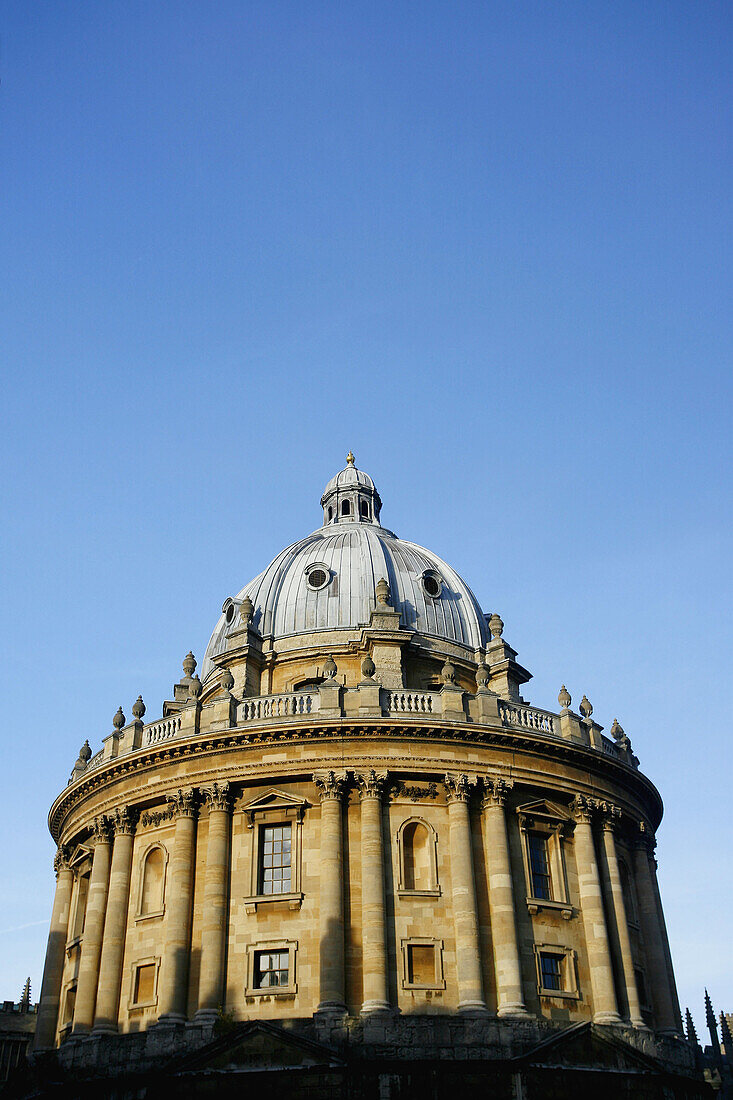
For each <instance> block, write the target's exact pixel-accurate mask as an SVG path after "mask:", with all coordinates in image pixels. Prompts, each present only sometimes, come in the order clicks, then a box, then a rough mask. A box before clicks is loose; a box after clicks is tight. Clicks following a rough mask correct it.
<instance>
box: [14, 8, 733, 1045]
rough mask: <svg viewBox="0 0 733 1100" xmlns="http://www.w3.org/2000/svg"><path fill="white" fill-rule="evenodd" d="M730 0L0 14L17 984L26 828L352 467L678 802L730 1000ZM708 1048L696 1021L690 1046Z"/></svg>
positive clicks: (547, 689) (37, 953) (698, 894)
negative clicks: (116, 719) (122, 714)
mask: <svg viewBox="0 0 733 1100" xmlns="http://www.w3.org/2000/svg"><path fill="white" fill-rule="evenodd" d="M732 30H733V11H732V9H731V7H730V4H728V3H723V2H717V0H706V2H705V3H699V4H689V3H681V2H677V0H649V2H647V3H638V2H637V0H617V2H615V3H608V2H607V0H604V2H594V0H579V2H577V3H573V2H563V0H561V2H560V3H549V2H536V3H533V2H524V0H519V2H515V0H511V2H509V0H507V2H502V0H492V2H490V3H479V2H475V3H465V2H460V0H451V2H450V3H448V2H445V3H431V2H429V0H423V2H422V3H420V4H418V3H404V2H400V0H397V2H394V0H391V2H389V3H386V2H381V0H369V3H363V4H360V3H351V2H348V0H347V2H346V3H343V4H333V3H320V2H317V0H308V3H305V2H302V3H295V2H292V3H284V2H278V0H274V2H270V3H261V4H250V3H243V2H236V3H235V2H227V0H220V2H218V3H216V4H204V5H202V4H200V3H188V2H185V0H179V2H177V3H175V4H170V3H167V2H160V0H144V2H143V0H140V2H127V0H119V2H117V3H106V4H89V3H75V2H71V0H69V2H56V3H45V4H28V3H17V2H16V3H12V2H11V3H6V4H5V5H4V8H3V18H2V56H1V65H2V74H1V82H0V123H1V132H0V202H1V204H2V212H1V220H0V224H1V229H0V282H1V287H0V361H1V362H2V367H3V371H2V377H3V380H2V390H1V391H0V392H1V395H2V405H1V408H2V432H0V448H1V451H2V454H1V458H2V468H3V474H4V476H3V478H2V482H1V483H0V497H1V500H2V533H3V537H2V546H1V548H0V554H1V559H0V570H1V572H0V576H1V577H2V630H1V644H2V666H1V667H2V670H3V673H4V676H5V684H6V689H5V693H4V697H5V704H4V705H3V707H2V749H3V778H4V786H3V797H2V800H1V809H0V813H1V814H2V819H1V820H0V828H1V829H2V836H3V838H4V842H3V844H2V845H0V882H1V883H2V892H1V894H0V998H11V997H15V998H16V999H17V997H18V996H19V995H20V991H21V987H22V983H23V981H24V979H25V977H26V975H27V974H30V975H31V978H32V981H33V988H34V993H35V994H37V993H38V991H39V989H40V979H41V973H42V964H43V955H44V951H45V939H46V933H47V923H48V919H49V916H50V911H51V901H52V895H53V888H54V877H53V873H52V870H51V861H52V856H53V845H52V842H51V840H50V837H49V835H48V832H47V828H46V814H47V810H48V807H49V805H50V804H51V802H52V800H53V798H54V797H55V795H56V794H57V793H58V791H59V790H60V788H61V787H62V786H63V784H64V783H65V781H66V779H67V778H68V775H69V772H70V770H71V767H72V765H73V763H74V760H75V759H76V756H77V753H78V750H79V746H80V745H81V743H82V742H83V741H84V739H85V738H89V741H90V743H91V745H92V747H93V749H94V750H96V749H97V748H98V747H100V746H101V739H102V737H104V736H106V735H107V734H108V733H109V732H110V731H111V729H112V725H111V722H112V716H113V714H114V712H115V711H116V709H117V707H118V706H119V705H120V704H122V705H123V707H124V709H125V711H126V713H127V714H128V716H129V715H130V708H131V705H132V702H133V700H134V699H135V698H136V696H137V695H138V693H139V692H142V694H143V696H144V698H145V701H146V703H147V706H148V716H149V718H153V717H155V716H156V715H157V714H159V713H160V706H161V702H162V700H163V699H164V698H167V697H168V696H170V693H171V686H172V684H173V681H174V680H176V679H178V677H179V676H180V672H181V660H182V658H183V656H184V654H185V653H186V651H187V650H188V649H189V647H190V648H193V650H194V652H195V653H196V654H197V656H201V654H202V652H203V650H204V648H205V646H206V642H207V640H208V637H209V634H210V632H211V629H212V628H213V625H214V623H215V621H216V618H217V615H218V613H219V609H220V607H221V604H222V601H223V599H224V598H225V597H226V596H227V595H229V594H231V593H232V592H235V591H236V590H238V589H239V588H240V587H241V586H242V585H243V584H244V583H245V582H246V581H247V580H249V579H250V578H251V577H253V576H254V575H255V574H256V573H258V572H260V570H261V569H263V568H264V567H265V565H266V564H267V563H268V562H269V561H270V559H271V558H272V557H274V555H275V554H276V553H277V552H278V551H279V550H280V549H281V548H282V547H283V546H285V545H286V544H287V543H289V542H291V541H293V540H294V539H296V538H299V537H301V536H302V535H304V534H306V533H308V532H309V531H310V530H312V529H313V528H315V527H317V526H318V524H319V523H320V509H319V506H318V501H319V497H320V493H321V491H322V489H323V486H324V485H325V482H326V481H327V479H328V478H329V477H330V476H331V475H332V474H333V473H335V472H336V470H338V469H339V468H340V467H341V466H343V464H344V457H345V455H346V452H347V450H348V449H349V448H353V450H354V452H355V454H356V459H357V464H358V465H360V466H362V467H363V468H364V469H366V470H368V472H369V473H371V474H372V476H373V477H374V479H375V481H376V483H377V485H378V487H379V490H380V492H381V494H382V498H383V500H384V509H383V513H382V518H383V521H384V522H385V524H386V525H387V526H390V527H392V528H393V529H395V530H396V531H397V532H398V534H401V535H403V536H404V537H406V538H410V539H413V540H415V541H417V542H419V543H422V544H424V545H427V546H429V547H431V548H432V549H434V550H435V551H436V552H437V553H439V554H440V555H441V556H443V557H445V558H447V559H448V560H449V561H450V562H451V563H452V564H453V565H454V566H455V567H456V568H457V569H458V570H459V571H460V572H461V573H462V574H463V575H464V576H465V578H466V579H467V581H468V582H469V584H471V586H472V587H473V588H474V590H475V591H476V593H477V595H478V597H479V599H480V600H481V602H482V605H483V607H484V608H485V609H486V610H487V611H494V610H498V611H499V612H500V613H501V615H502V616H503V618H504V621H505V623H506V629H505V637H506V639H507V640H508V641H509V642H510V643H511V644H512V645H513V646H514V647H515V648H516V649H518V650H519V659H520V660H521V661H522V662H523V663H524V664H525V665H527V666H528V667H529V669H530V670H531V671H533V672H534V676H535V678H534V680H533V681H532V683H531V684H529V685H528V689H527V692H526V695H527V697H528V698H529V699H530V700H531V701H532V702H534V703H535V704H537V705H539V706H544V707H556V698H557V692H558V689H559V687H560V684H561V683H562V682H565V683H566V684H567V686H568V688H569V689H570V691H571V693H572V695H573V697H574V701H575V703H576V704H577V702H578V701H579V699H580V698H581V696H582V695H583V693H584V692H585V693H587V695H588V696H589V698H590V699H591V701H592V702H593V704H594V706H595V716H596V717H597V719H598V721H600V722H601V723H602V724H603V725H604V726H605V727H606V729H608V727H610V725H611V722H612V720H613V718H614V717H616V716H617V717H618V718H619V721H620V722H621V724H622V725H623V726H624V728H625V729H626V731H627V733H628V734H629V736H630V737H631V739H632V742H633V745H634V749H635V751H636V752H637V754H638V756H639V757H640V759H641V763H642V768H643V769H644V770H645V771H646V772H647V773H648V774H649V776H650V777H651V778H652V779H653V781H654V782H655V783H656V784H657V786H658V787H659V789H660V790H661V792H662V795H663V797H664V800H665V804H666V814H665V819H664V822H663V824H662V827H661V829H660V832H659V848H658V856H659V875H660V883H661V889H662V895H663V900H664V903H665V910H666V916H667V922H668V926H669V932H670V939H671V945H672V952H673V955H674V960H675V964H676V969H677V976H678V981H679V987H680V997H681V1001H682V1006H683V1009H684V1006H685V1005H686V1004H689V1005H690V1007H691V1009H692V1010H693V1012H694V1014H695V1016H696V1019H697V1022H698V1025H701V1024H702V1022H703V1014H702V991H703V986H704V985H705V984H707V986H708V987H709V989H710V992H711V995H712V997H713V1000H714V1002H715V1004H716V1007H717V1008H718V1009H720V1008H725V1009H727V1010H728V1011H733V959H732V958H731V950H730V942H731V941H730V914H731V908H732V905H733V897H732V888H731V881H733V876H732V873H731V872H732V871H733V868H732V867H731V860H730V853H731V774H732V770H733V769H732V766H731V747H730V746H731V690H730V689H731V645H730V642H731V633H730V615H731V601H730V597H731V586H730V551H731V545H730V533H731V516H730V510H729V503H730V501H729V493H728V487H729V483H730V472H731V451H730V425H731V373H730V372H731V343H732V341H731V328H730V323H729V316H730V303H731V297H730V293H731V278H730V275H731V272H730V266H729V261H730V253H731V195H732V194H733V188H732V186H731V184H732V182H733V179H732V173H731V132H732V130H731V75H732V74H731V56H732V51H731V46H732V45H733V34H732V33H731V32H732ZM699 1030H700V1026H699Z"/></svg>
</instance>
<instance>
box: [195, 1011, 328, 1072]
mask: <svg viewBox="0 0 733 1100" xmlns="http://www.w3.org/2000/svg"><path fill="white" fill-rule="evenodd" d="M339 1065H343V1061H342V1060H341V1059H340V1058H338V1056H337V1055H336V1054H334V1052H333V1051H332V1050H331V1049H330V1048H329V1047H326V1046H323V1044H322V1043H316V1042H314V1041H313V1040H312V1039H306V1038H304V1037H303V1036H302V1035H296V1034H294V1033H293V1032H292V1031H285V1030H284V1029H283V1028H281V1027H278V1026H277V1025H275V1024H271V1023H268V1022H265V1021H254V1020H253V1021H251V1022H249V1023H245V1024H239V1025H235V1026H234V1027H232V1028H231V1030H230V1031H228V1032H227V1034H226V1035H222V1036H221V1038H219V1039H215V1040H214V1042H213V1043H209V1045H208V1046H206V1047H204V1048H203V1050H200V1051H197V1052H196V1053H195V1054H191V1055H188V1056H187V1057H185V1058H183V1059H182V1060H181V1062H179V1063H178V1065H177V1066H176V1067H175V1072H181V1071H185V1072H187V1073H190V1072H191V1071H195V1070H209V1071H211V1070H213V1071H216V1070H219V1071H222V1070H224V1071H226V1070H236V1071H239V1072H242V1071H247V1070H249V1071H252V1072H255V1071H261V1070H269V1069H298V1068H303V1069H305V1068H310V1067H314V1066H339Z"/></svg>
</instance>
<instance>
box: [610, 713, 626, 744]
mask: <svg viewBox="0 0 733 1100" xmlns="http://www.w3.org/2000/svg"><path fill="white" fill-rule="evenodd" d="M611 737H613V739H614V741H623V739H624V731H623V726H622V725H621V723H620V722H619V720H618V718H614V720H613V725H612V726H611Z"/></svg>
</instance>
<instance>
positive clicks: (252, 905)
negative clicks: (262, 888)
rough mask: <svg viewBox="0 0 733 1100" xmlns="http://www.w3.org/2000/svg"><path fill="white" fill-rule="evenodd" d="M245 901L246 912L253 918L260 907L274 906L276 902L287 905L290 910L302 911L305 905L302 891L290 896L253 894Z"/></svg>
mask: <svg viewBox="0 0 733 1100" xmlns="http://www.w3.org/2000/svg"><path fill="white" fill-rule="evenodd" d="M243 900H244V908H245V911H246V912H247V914H248V915H249V916H251V915H252V914H253V913H256V912H257V906H258V905H272V904H273V903H276V902H281V903H285V904H286V905H287V907H288V909H300V907H301V905H302V904H303V894H302V893H301V892H300V891H294V892H293V893H290V894H253V895H252V896H251V897H248V898H244V899H243Z"/></svg>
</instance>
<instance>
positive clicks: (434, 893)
mask: <svg viewBox="0 0 733 1100" xmlns="http://www.w3.org/2000/svg"><path fill="white" fill-rule="evenodd" d="M397 897H398V898H439V897H440V887H439V886H436V887H435V889H434V890H406V889H404V888H403V887H401V886H400V887H399V888H398V890H397Z"/></svg>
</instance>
